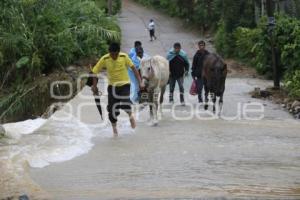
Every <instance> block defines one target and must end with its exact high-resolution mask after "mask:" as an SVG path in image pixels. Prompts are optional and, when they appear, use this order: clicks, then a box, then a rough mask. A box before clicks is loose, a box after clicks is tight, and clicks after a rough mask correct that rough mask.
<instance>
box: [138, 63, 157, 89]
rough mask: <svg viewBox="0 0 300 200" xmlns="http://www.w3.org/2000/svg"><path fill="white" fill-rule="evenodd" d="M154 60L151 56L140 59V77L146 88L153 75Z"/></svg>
mask: <svg viewBox="0 0 300 200" xmlns="http://www.w3.org/2000/svg"><path fill="white" fill-rule="evenodd" d="M154 62H155V61H154V60H153V59H152V58H148V59H142V60H141V67H140V71H141V77H142V81H143V84H144V85H145V86H146V88H147V87H148V86H149V82H150V81H151V80H152V79H153V77H154V68H153V66H154Z"/></svg>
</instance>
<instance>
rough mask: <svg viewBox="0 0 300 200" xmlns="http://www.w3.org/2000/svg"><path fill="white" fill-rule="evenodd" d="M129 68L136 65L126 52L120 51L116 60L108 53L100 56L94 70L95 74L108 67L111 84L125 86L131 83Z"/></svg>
mask: <svg viewBox="0 0 300 200" xmlns="http://www.w3.org/2000/svg"><path fill="white" fill-rule="evenodd" d="M128 68H134V65H133V63H132V61H131V60H130V59H129V57H128V55H127V54H126V53H119V56H118V58H117V59H116V60H113V59H112V58H111V57H110V55H109V54H106V55H104V56H103V57H102V58H100V60H99V61H98V63H97V64H96V65H95V67H94V68H93V70H92V71H93V73H94V74H98V73H99V72H100V71H102V70H103V69H106V70H107V76H108V82H109V85H112V86H123V85H126V84H129V83H130V78H129V75H128Z"/></svg>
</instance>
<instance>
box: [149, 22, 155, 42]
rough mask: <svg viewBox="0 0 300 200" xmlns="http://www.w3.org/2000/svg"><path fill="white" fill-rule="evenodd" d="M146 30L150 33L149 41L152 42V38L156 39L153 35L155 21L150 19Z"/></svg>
mask: <svg viewBox="0 0 300 200" xmlns="http://www.w3.org/2000/svg"><path fill="white" fill-rule="evenodd" d="M148 30H149V33H150V41H151V42H152V41H153V39H154V40H156V39H157V38H156V36H155V22H154V20H153V19H150V23H149V25H148Z"/></svg>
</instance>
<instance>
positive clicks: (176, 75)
mask: <svg viewBox="0 0 300 200" xmlns="http://www.w3.org/2000/svg"><path fill="white" fill-rule="evenodd" d="M167 60H168V61H169V67H170V79H169V85H170V96H169V101H170V103H174V90H175V85H176V82H177V83H178V85H179V90H180V103H181V104H182V105H183V106H184V105H185V102H184V86H183V82H184V76H185V75H186V76H187V75H188V72H189V68H190V63H189V60H188V57H187V54H186V53H185V52H184V51H183V50H182V49H181V44H180V43H175V44H174V46H173V49H171V50H170V51H169V52H168V55H167Z"/></svg>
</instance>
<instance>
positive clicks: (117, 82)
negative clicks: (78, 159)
mask: <svg viewBox="0 0 300 200" xmlns="http://www.w3.org/2000/svg"><path fill="white" fill-rule="evenodd" d="M128 68H130V69H131V70H132V71H133V73H134V74H135V77H136V79H137V80H138V82H139V86H140V87H141V88H144V86H143V83H142V79H141V77H140V74H139V72H138V71H137V70H136V68H135V66H134V64H133V63H132V61H131V60H130V59H129V57H128V55H127V54H126V53H121V52H120V45H119V44H118V43H112V44H110V46H109V53H108V54H106V55H104V56H103V57H101V59H100V60H99V61H98V63H97V64H96V65H95V66H94V68H93V69H92V72H93V73H94V74H98V73H100V72H101V71H102V70H103V69H106V70H107V78H108V82H109V83H108V88H107V91H108V105H107V111H108V117H109V120H110V122H111V124H112V129H113V133H114V136H118V130H117V117H118V115H120V111H119V110H120V109H122V110H124V111H125V112H126V113H127V114H128V116H129V119H130V124H131V127H132V128H133V129H134V128H135V127H136V122H135V119H134V116H133V114H132V109H131V101H130V98H129V95H130V79H129V76H128V71H127V69H128ZM92 91H93V93H94V95H99V90H98V87H97V78H96V77H94V78H93V86H92Z"/></svg>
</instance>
